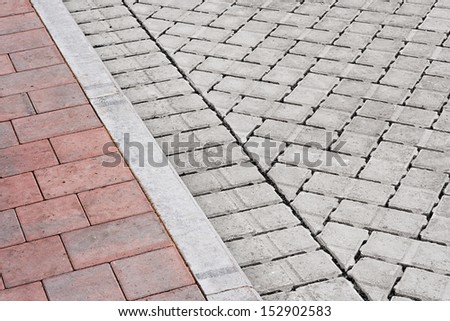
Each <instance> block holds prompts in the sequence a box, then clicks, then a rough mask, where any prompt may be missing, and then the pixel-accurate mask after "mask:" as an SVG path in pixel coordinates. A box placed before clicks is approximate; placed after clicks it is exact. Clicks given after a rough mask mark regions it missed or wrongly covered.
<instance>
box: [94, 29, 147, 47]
mask: <svg viewBox="0 0 450 321" xmlns="http://www.w3.org/2000/svg"><path fill="white" fill-rule="evenodd" d="M87 39H88V40H89V42H90V43H91V45H92V46H93V47H103V46H110V45H118V44H121V43H127V42H133V41H138V40H146V39H148V35H147V33H145V31H144V30H142V29H138V28H134V29H126V30H119V31H111V32H105V33H101V34H95V35H90V36H87Z"/></svg>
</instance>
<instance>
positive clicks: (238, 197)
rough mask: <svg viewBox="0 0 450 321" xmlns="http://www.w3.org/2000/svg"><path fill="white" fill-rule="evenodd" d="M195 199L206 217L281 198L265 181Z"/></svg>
mask: <svg viewBox="0 0 450 321" xmlns="http://www.w3.org/2000/svg"><path fill="white" fill-rule="evenodd" d="M196 200H197V202H198V203H199V205H200V206H201V207H202V209H203V210H204V211H205V214H206V215H207V216H208V217H214V216H219V215H224V214H231V213H236V212H239V211H244V210H248V209H251V208H255V207H262V206H267V205H272V204H276V203H279V202H281V198H280V197H279V196H278V195H277V194H276V193H275V191H274V189H273V188H272V187H271V186H270V185H268V184H267V183H263V184H257V185H251V186H244V187H238V188H235V189H232V190H227V191H223V192H218V193H213V194H208V195H203V196H198V197H196Z"/></svg>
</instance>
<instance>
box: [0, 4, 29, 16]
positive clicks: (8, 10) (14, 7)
mask: <svg viewBox="0 0 450 321" xmlns="http://www.w3.org/2000/svg"><path fill="white" fill-rule="evenodd" d="M0 8H2V10H0V17H3V16H9V15H14V14H18V13H24V12H30V11H33V8H32V7H31V4H30V1H29V0H0Z"/></svg>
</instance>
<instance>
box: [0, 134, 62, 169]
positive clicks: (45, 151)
mask: <svg viewBox="0 0 450 321" xmlns="http://www.w3.org/2000/svg"><path fill="white" fill-rule="evenodd" d="M57 164H58V160H57V159H56V156H55V153H54V152H53V149H52V147H51V145H50V143H49V141H48V140H40V141H37V142H33V143H28V144H22V145H17V146H13V147H9V148H3V149H0V177H5V176H12V175H17V174H21V173H25V172H30V171H33V170H36V169H40V168H46V167H49V166H54V165H57Z"/></svg>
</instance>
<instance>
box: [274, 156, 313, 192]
mask: <svg viewBox="0 0 450 321" xmlns="http://www.w3.org/2000/svg"><path fill="white" fill-rule="evenodd" d="M267 175H268V176H269V177H270V178H271V179H272V181H273V182H275V184H276V186H277V188H278V189H279V190H280V192H281V193H282V194H283V195H284V196H285V197H286V198H287V199H288V200H289V201H292V200H293V199H294V198H295V196H296V195H297V192H298V190H299V189H300V187H301V186H302V185H303V183H304V182H305V181H306V180H307V179H308V178H310V177H311V171H309V170H307V169H304V168H299V167H293V166H287V165H285V164H281V163H276V164H275V165H274V166H272V168H271V169H270V171H269V172H268V173H267Z"/></svg>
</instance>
